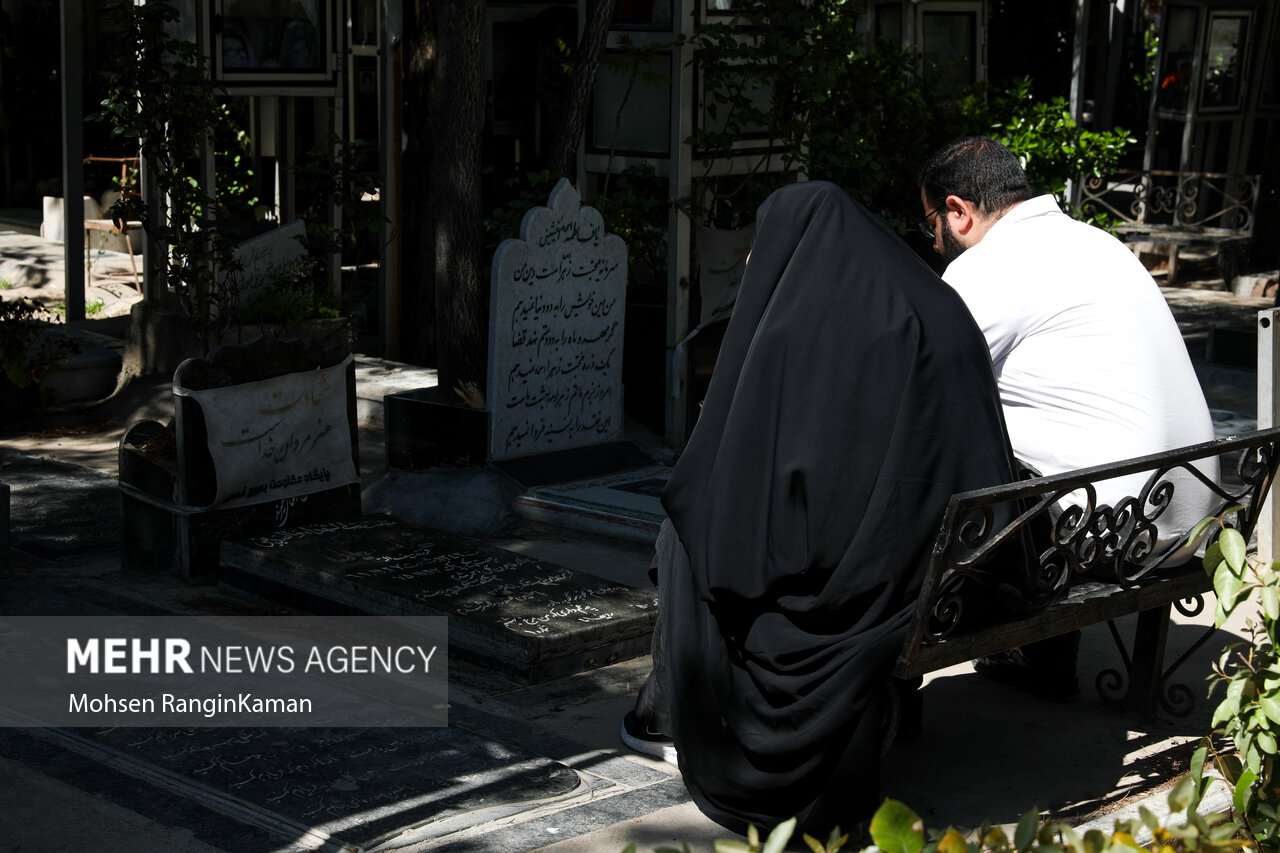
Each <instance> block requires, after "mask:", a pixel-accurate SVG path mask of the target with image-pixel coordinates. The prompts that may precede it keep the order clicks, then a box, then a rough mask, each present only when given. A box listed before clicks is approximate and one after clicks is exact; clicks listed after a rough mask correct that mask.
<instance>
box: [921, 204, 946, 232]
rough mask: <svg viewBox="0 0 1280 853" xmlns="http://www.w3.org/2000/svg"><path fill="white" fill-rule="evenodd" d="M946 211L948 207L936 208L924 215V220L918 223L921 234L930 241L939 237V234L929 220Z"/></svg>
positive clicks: (940, 206)
mask: <svg viewBox="0 0 1280 853" xmlns="http://www.w3.org/2000/svg"><path fill="white" fill-rule="evenodd" d="M945 209H946V205H945V204H943V205H939V206H938V207H935V208H934V209H933V210H931V211H929V212H928V213H926V214H925V215H924V219H921V220H920V221H919V222H917V223H916V227H917V228H919V229H920V233H921V234H923V235H924V236H926V237H928V238H929V239H930V240H932V239H934V237H936V236H937V233H938V232H937V230H936V229H935V228H934V226H933V223H932V222H930V221H929V220H931V219H933V215H934V214H935V213H938V212H940V211H942V210H945Z"/></svg>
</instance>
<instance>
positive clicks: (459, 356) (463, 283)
mask: <svg viewBox="0 0 1280 853" xmlns="http://www.w3.org/2000/svg"><path fill="white" fill-rule="evenodd" d="M435 8H436V15H437V18H436V21H437V34H438V41H437V47H438V53H437V55H436V63H435V97H434V98H432V102H431V112H432V117H431V125H432V133H431V140H432V154H433V157H432V169H431V185H432V190H433V193H432V195H433V203H432V207H433V208H434V211H435V223H436V225H435V240H434V242H435V285H436V286H435V290H436V331H437V355H438V358H437V362H436V369H437V371H438V377H439V387H440V388H441V393H442V395H444V396H451V395H452V393H453V390H454V388H455V387H456V386H457V385H458V384H459V383H463V382H474V383H476V384H477V385H478V386H480V387H482V388H483V387H484V382H485V361H486V357H487V355H488V331H489V300H488V289H487V288H486V287H484V286H483V285H484V281H483V277H482V274H481V271H482V269H483V266H482V264H481V260H480V255H481V252H482V250H483V246H484V226H483V212H482V209H481V208H482V204H483V202H482V196H481V186H480V143H481V133H482V130H483V126H484V67H483V44H484V42H483V34H484V33H483V24H484V2H483V0H440V2H438V3H437V4H436V7H435Z"/></svg>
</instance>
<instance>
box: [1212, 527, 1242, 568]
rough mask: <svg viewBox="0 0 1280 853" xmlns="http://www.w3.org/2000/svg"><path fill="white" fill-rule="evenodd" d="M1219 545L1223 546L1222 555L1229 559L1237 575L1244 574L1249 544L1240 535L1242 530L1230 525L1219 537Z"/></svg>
mask: <svg viewBox="0 0 1280 853" xmlns="http://www.w3.org/2000/svg"><path fill="white" fill-rule="evenodd" d="M1218 545H1219V547H1221V548H1222V557H1223V559H1224V560H1226V561H1227V565H1229V566H1231V568H1232V569H1233V570H1234V571H1235V573H1236V574H1237V575H1241V574H1243V573H1244V568H1245V557H1246V555H1247V554H1248V551H1249V546H1248V543H1246V542H1245V541H1244V537H1243V536H1241V535H1240V531H1239V530H1236V529H1235V528H1233V527H1228V528H1227V529H1226V530H1224V531H1222V535H1221V536H1219V537H1218Z"/></svg>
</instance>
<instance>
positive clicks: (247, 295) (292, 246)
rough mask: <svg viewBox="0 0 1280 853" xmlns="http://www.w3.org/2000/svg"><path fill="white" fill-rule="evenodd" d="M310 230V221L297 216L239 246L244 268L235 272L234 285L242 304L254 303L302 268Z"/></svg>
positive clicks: (239, 256) (237, 250)
mask: <svg viewBox="0 0 1280 853" xmlns="http://www.w3.org/2000/svg"><path fill="white" fill-rule="evenodd" d="M306 233H307V227H306V223H305V222H303V221H302V220H301V219H295V220H293V221H292V222H290V223H288V224H286V225H281V226H279V227H277V228H273V229H271V230H270V231H268V232H266V233H265V234H259V235H258V236H257V237H251V238H249V239H248V240H245V241H244V242H242V243H240V244H238V245H237V246H236V247H235V259H236V260H237V261H238V262H239V263H240V269H239V270H238V271H237V272H236V273H235V279H234V284H235V289H236V295H237V296H238V297H239V300H240V303H241V304H242V305H243V304H248V303H251V302H253V300H254V299H255V298H257V297H258V296H260V295H261V294H263V293H264V292H266V291H268V290H270V289H271V288H272V287H274V286H275V285H276V283H277V282H278V281H280V280H281V279H282V278H285V277H288V276H289V275H290V274H292V273H293V272H294V271H295V270H296V269H298V265H299V263H300V262H301V261H302V259H303V258H304V257H306V254H307V250H306V247H305V246H303V245H302V238H303V237H305V236H306Z"/></svg>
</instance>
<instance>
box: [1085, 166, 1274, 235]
mask: <svg viewBox="0 0 1280 853" xmlns="http://www.w3.org/2000/svg"><path fill="white" fill-rule="evenodd" d="M1261 183H1262V176H1261V175H1244V174H1240V175H1235V174H1225V173H1221V172H1169V171H1160V170H1147V171H1132V170H1121V171H1118V172H1115V173H1113V174H1109V175H1103V176H1095V175H1089V176H1085V178H1084V179H1083V181H1082V182H1081V199H1080V207H1081V209H1082V210H1084V211H1085V212H1086V213H1091V214H1096V213H1105V214H1107V215H1108V216H1111V217H1114V218H1115V219H1118V220H1120V224H1121V225H1122V226H1128V227H1141V228H1159V229H1170V230H1176V231H1203V232H1205V233H1208V234H1227V235H1232V236H1238V237H1249V236H1251V235H1252V234H1253V225H1254V219H1255V215H1254V211H1255V209H1256V207H1257V204H1258V199H1259V198H1260V197H1261Z"/></svg>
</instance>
